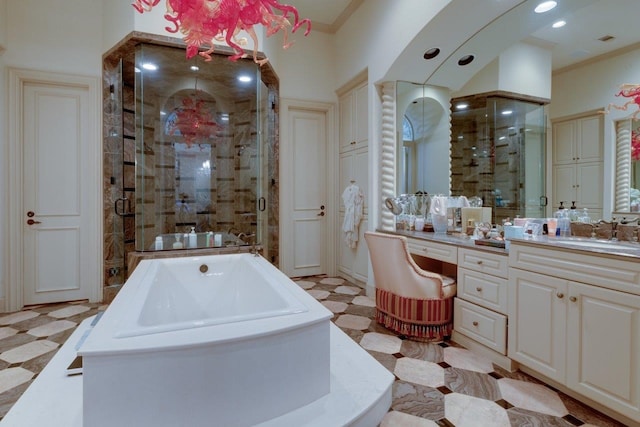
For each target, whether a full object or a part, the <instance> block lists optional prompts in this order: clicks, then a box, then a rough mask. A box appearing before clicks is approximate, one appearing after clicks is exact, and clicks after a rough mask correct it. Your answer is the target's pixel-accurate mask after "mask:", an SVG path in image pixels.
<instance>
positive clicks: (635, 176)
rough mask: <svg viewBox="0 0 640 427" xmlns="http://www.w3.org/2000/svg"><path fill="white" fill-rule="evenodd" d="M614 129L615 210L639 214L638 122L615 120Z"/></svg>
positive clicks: (639, 127)
mask: <svg viewBox="0 0 640 427" xmlns="http://www.w3.org/2000/svg"><path fill="white" fill-rule="evenodd" d="M615 128H616V129H615V130H616V177H615V186H616V191H615V210H616V211H617V212H640V120H636V119H632V118H629V119H623V120H617V121H616V123H615Z"/></svg>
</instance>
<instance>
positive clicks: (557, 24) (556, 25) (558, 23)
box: [551, 21, 567, 28]
mask: <svg viewBox="0 0 640 427" xmlns="http://www.w3.org/2000/svg"><path fill="white" fill-rule="evenodd" d="M565 25H567V21H556V22H554V23H553V25H552V26H551V27H553V28H562V27H564V26H565Z"/></svg>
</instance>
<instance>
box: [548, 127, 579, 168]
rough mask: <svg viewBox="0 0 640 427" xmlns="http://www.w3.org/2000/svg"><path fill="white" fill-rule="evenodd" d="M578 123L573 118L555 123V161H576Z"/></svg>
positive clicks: (555, 162)
mask: <svg viewBox="0 0 640 427" xmlns="http://www.w3.org/2000/svg"><path fill="white" fill-rule="evenodd" d="M575 140H576V123H575V121H573V120H570V121H566V122H560V123H555V124H554V125H553V163H554V164H557V163H575V161H576V157H577V155H576V153H575Z"/></svg>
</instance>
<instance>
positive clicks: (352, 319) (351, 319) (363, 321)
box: [335, 314, 371, 331]
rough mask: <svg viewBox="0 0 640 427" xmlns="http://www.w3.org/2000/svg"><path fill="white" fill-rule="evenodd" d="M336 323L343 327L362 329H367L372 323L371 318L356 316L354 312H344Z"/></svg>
mask: <svg viewBox="0 0 640 427" xmlns="http://www.w3.org/2000/svg"><path fill="white" fill-rule="evenodd" d="M335 323H336V325H338V326H340V327H341V328H347V329H358V330H360V331H362V330H364V329H367V328H368V327H369V325H370V324H371V319H369V318H367V317H362V316H354V315H353V314H343V315H342V316H340V317H338V320H336V322H335Z"/></svg>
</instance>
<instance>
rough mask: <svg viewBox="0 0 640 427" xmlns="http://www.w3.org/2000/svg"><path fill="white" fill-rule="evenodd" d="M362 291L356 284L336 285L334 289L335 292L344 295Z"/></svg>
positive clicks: (356, 293)
mask: <svg viewBox="0 0 640 427" xmlns="http://www.w3.org/2000/svg"><path fill="white" fill-rule="evenodd" d="M361 291H362V288H358V287H356V286H338V287H337V288H336V289H335V292H336V293H337V294H345V295H358V294H359V293H360V292H361Z"/></svg>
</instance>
